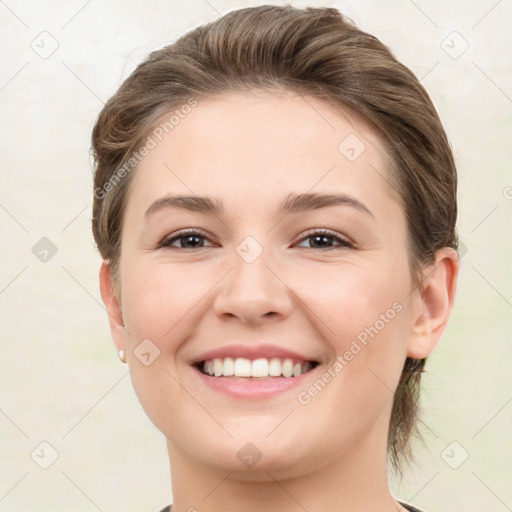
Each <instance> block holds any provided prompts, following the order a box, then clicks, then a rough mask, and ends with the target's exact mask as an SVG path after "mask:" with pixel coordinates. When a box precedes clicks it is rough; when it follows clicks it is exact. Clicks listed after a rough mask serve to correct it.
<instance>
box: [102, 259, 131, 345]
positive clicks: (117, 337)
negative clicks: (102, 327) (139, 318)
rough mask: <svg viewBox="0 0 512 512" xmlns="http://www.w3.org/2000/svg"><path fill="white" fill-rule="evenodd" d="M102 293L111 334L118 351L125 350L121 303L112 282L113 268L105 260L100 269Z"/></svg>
mask: <svg viewBox="0 0 512 512" xmlns="http://www.w3.org/2000/svg"><path fill="white" fill-rule="evenodd" d="M100 291H101V298H102V299H103V304H105V308H106V309H107V313H108V321H109V323H110V332H111V333H112V339H113V340H114V344H115V346H116V348H117V351H118V352H119V351H120V350H125V335H126V330H125V327H124V321H123V314H122V311H121V307H120V306H119V301H118V299H117V297H116V295H115V293H114V287H113V282H112V273H111V267H110V265H109V263H108V261H106V260H104V261H103V263H102V264H101V268H100Z"/></svg>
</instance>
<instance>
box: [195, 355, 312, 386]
mask: <svg viewBox="0 0 512 512" xmlns="http://www.w3.org/2000/svg"><path fill="white" fill-rule="evenodd" d="M318 364H319V363H318V362H317V361H304V360H299V359H292V358H279V357H272V358H264V357H262V358H258V359H247V358H244V357H236V358H234V357H215V358H213V359H207V360H204V361H198V362H196V363H194V364H193V365H192V366H194V367H195V368H197V370H199V371H200V372H201V373H202V374H203V375H207V376H209V377H213V378H217V379H222V378H229V379H243V380H262V379H267V380H268V379H293V378H294V377H300V376H301V375H304V374H305V373H308V372H310V371H311V370H313V369H314V368H315V367H316V366H318Z"/></svg>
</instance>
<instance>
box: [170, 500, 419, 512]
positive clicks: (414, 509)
mask: <svg viewBox="0 0 512 512" xmlns="http://www.w3.org/2000/svg"><path fill="white" fill-rule="evenodd" d="M398 503H400V505H402V506H403V507H405V508H406V509H407V510H409V511H410V512H422V511H421V510H420V509H419V508H416V507H413V506H412V505H408V504H407V503H404V502H403V501H399V502H398ZM162 512H167V511H163V510H162Z"/></svg>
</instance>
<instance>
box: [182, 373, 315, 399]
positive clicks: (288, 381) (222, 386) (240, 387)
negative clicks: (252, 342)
mask: <svg viewBox="0 0 512 512" xmlns="http://www.w3.org/2000/svg"><path fill="white" fill-rule="evenodd" d="M192 368H193V370H194V371H195V372H196V373H197V374H198V375H199V378H200V379H201V380H202V381H203V382H204V383H205V384H206V385H207V386H209V387H210V388H211V389H213V390H215V391H220V392H222V393H225V394H227V395H230V396H233V397H236V398H269V397H272V396H275V395H278V394H279V393H284V392H286V391H289V390H291V389H293V388H295V387H297V386H299V385H300V384H304V381H306V380H307V379H309V378H310V377H311V376H312V374H313V373H314V372H315V370H316V369H317V368H318V366H315V368H313V369H311V370H309V371H308V372H306V373H303V374H302V375H299V376H298V377H265V378H263V377H261V378H254V377H211V376H210V375H205V374H204V373H203V372H202V371H201V370H199V368H196V367H192Z"/></svg>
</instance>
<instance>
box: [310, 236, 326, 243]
mask: <svg viewBox="0 0 512 512" xmlns="http://www.w3.org/2000/svg"><path fill="white" fill-rule="evenodd" d="M313 240H314V241H315V244H316V242H318V241H319V242H320V245H322V242H323V243H327V244H328V242H327V241H328V240H329V237H327V236H325V235H316V236H314V237H313Z"/></svg>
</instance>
